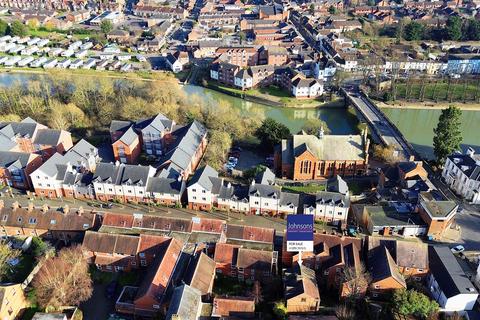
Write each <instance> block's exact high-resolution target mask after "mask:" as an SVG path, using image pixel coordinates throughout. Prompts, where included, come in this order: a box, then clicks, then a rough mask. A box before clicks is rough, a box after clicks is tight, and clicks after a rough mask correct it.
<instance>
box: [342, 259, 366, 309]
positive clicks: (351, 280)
mask: <svg viewBox="0 0 480 320" xmlns="http://www.w3.org/2000/svg"><path fill="white" fill-rule="evenodd" d="M370 281H371V276H370V274H369V273H368V272H367V268H366V267H365V265H363V264H361V265H360V266H359V267H350V268H344V269H343V272H342V283H344V289H343V291H342V293H343V296H344V297H346V299H347V300H349V301H350V302H352V303H355V301H356V300H358V299H360V298H362V297H364V296H365V293H366V291H367V287H368V284H369V283H370Z"/></svg>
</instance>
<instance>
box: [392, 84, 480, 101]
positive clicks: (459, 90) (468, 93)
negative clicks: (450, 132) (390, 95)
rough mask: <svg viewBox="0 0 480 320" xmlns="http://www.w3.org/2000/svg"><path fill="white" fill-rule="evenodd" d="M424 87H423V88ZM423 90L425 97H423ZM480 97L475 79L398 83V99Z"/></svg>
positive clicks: (473, 98)
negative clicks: (449, 81) (449, 82)
mask: <svg viewBox="0 0 480 320" xmlns="http://www.w3.org/2000/svg"><path fill="white" fill-rule="evenodd" d="M422 87H423V89H422ZM422 90H424V93H423V99H422ZM479 97H480V86H479V85H478V84H477V83H476V82H474V81H468V82H460V81H457V82H453V81H452V83H451V84H450V85H449V84H448V83H447V82H446V81H443V82H442V81H438V82H436V83H432V82H430V83H426V84H425V85H424V86H423V85H422V84H421V83H418V82H414V83H399V84H397V99H405V100H432V101H475V100H478V98H479Z"/></svg>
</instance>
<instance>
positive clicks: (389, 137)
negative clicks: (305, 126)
mask: <svg viewBox="0 0 480 320" xmlns="http://www.w3.org/2000/svg"><path fill="white" fill-rule="evenodd" d="M340 91H341V93H342V94H343V96H344V97H345V101H346V102H347V103H349V104H351V105H352V106H353V107H354V108H355V109H356V111H357V115H358V116H359V118H360V119H361V120H362V122H365V123H366V124H368V126H369V128H370V133H371V136H372V138H373V140H374V141H375V142H376V143H380V144H382V145H384V146H387V147H388V146H393V148H394V149H395V151H396V152H398V155H399V156H401V157H403V158H405V159H406V160H420V159H415V158H417V157H416V155H417V153H416V152H415V150H414V149H413V147H412V146H411V145H410V143H409V142H408V141H407V139H405V137H404V136H403V135H402V133H401V132H400V131H399V130H398V128H397V127H396V126H395V125H394V124H393V123H392V122H391V121H390V120H389V119H388V117H387V116H386V115H385V114H384V113H383V112H382V111H381V110H380V109H379V108H378V107H377V106H376V105H375V104H374V103H372V102H371V101H370V99H368V97H367V96H366V95H365V94H364V93H363V92H362V91H361V90H359V89H358V87H357V86H350V87H348V88H347V87H343V88H341V89H340Z"/></svg>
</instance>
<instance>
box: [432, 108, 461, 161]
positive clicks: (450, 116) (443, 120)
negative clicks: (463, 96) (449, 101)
mask: <svg viewBox="0 0 480 320" xmlns="http://www.w3.org/2000/svg"><path fill="white" fill-rule="evenodd" d="M461 116H462V111H461V110H460V109H459V108H457V107H455V106H449V107H448V108H447V109H444V110H442V114H441V115H440V118H439V119H438V124H437V127H436V128H435V129H433V132H434V137H433V149H434V153H435V157H436V158H437V162H438V163H439V164H443V163H444V162H445V159H446V158H447V156H449V155H450V154H452V153H453V152H454V151H455V150H458V149H460V143H461V142H462V132H461V131H460V126H461Z"/></svg>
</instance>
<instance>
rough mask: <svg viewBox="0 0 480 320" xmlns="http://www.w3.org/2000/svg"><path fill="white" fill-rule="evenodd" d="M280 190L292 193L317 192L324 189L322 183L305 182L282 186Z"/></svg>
mask: <svg viewBox="0 0 480 320" xmlns="http://www.w3.org/2000/svg"><path fill="white" fill-rule="evenodd" d="M282 191H290V192H294V193H317V192H319V191H325V185H324V184H307V185H304V186H283V187H282Z"/></svg>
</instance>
